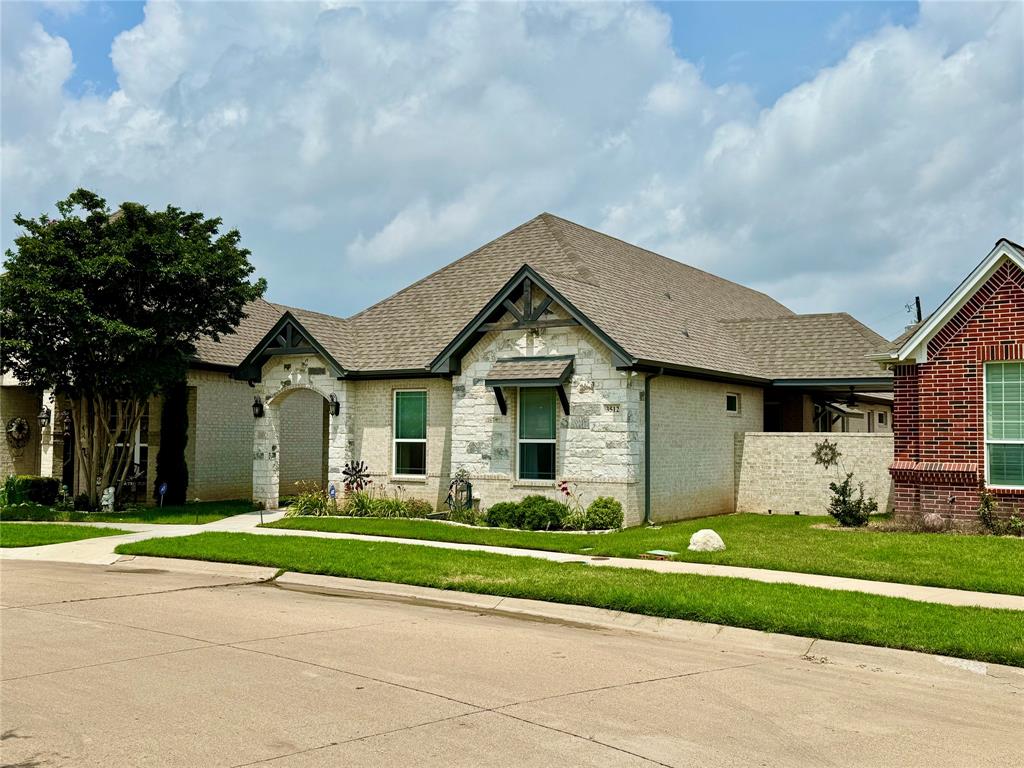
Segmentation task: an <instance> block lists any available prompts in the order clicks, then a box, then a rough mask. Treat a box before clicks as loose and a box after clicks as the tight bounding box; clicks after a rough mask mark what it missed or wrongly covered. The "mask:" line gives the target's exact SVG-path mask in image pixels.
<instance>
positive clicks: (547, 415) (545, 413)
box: [517, 387, 557, 480]
mask: <svg viewBox="0 0 1024 768" xmlns="http://www.w3.org/2000/svg"><path fill="white" fill-rule="evenodd" d="M556 400H557V398H556V395H555V389H554V387H520V388H519V408H518V409H517V410H518V413H517V416H518V419H519V479H520V480H554V479H555V418H556V416H555V408H556Z"/></svg>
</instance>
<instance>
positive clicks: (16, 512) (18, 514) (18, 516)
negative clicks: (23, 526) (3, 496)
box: [0, 501, 61, 522]
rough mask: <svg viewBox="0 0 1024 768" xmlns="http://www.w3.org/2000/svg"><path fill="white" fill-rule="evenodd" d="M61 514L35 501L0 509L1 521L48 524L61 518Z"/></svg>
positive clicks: (9, 505)
mask: <svg viewBox="0 0 1024 768" xmlns="http://www.w3.org/2000/svg"><path fill="white" fill-rule="evenodd" d="M60 516H61V513H60V512H57V511H56V510H54V509H53V508H52V507H47V506H44V505H43V504H36V503H35V502H34V501H22V502H19V503H18V504H8V505H7V506H3V507H0V520H31V521H33V522H48V521H51V520H57V519H58V518H60Z"/></svg>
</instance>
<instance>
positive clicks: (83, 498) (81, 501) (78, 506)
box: [75, 493, 92, 512]
mask: <svg viewBox="0 0 1024 768" xmlns="http://www.w3.org/2000/svg"><path fill="white" fill-rule="evenodd" d="M91 510H92V502H90V501H89V494H88V493H80V494H78V495H77V496H75V511H76V512H89V511H91Z"/></svg>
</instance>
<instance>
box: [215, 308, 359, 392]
mask: <svg viewBox="0 0 1024 768" xmlns="http://www.w3.org/2000/svg"><path fill="white" fill-rule="evenodd" d="M288 325H291V326H292V328H293V329H294V330H296V331H298V333H299V335H300V336H301V337H302V339H303V340H304V341H305V342H306V343H307V344H309V346H310V347H311V349H306V348H305V347H289V348H285V349H269V350H268V347H269V346H270V344H271V343H272V342H273V341H274V340H275V339H276V338H277V337H278V336H279V335H280V334H281V331H283V330H284V329H285V328H286V327H287V326H288ZM308 354H317V355H319V356H320V357H321V358H323V360H324V362H326V363H327V364H328V365H329V366H330V367H331V368H332V369H333V372H334V374H335V375H336V376H338V377H339V378H342V377H345V376H346V371H345V369H344V368H343V367H342V365H341V364H340V363H339V362H338V361H337V360H335V359H334V357H333V356H332V355H331V354H330V353H329V352H328V351H327V350H326V349H324V347H323V345H322V344H320V342H318V341H317V340H316V338H315V337H314V336H313V334H312V333H310V332H309V331H308V330H307V329H306V327H305V326H303V325H302V323H300V322H299V321H298V318H296V317H295V315H293V314H292V313H291V312H285V313H284V314H283V315H281V317H280V318H279V319H278V321H277V322H276V323H274V327H273V328H271V329H270V330H269V331H267V333H266V335H265V336H264V337H263V338H262V339H261V340H260V342H259V343H258V344H257V345H256V346H255V347H253V349H252V351H251V352H250V353H249V354H248V355H246V357H245V359H244V360H243V361H242V362H241V363H239V364H238V367H237V368H236V369H235V373H234V374H233V378H237V379H241V380H243V381H259V380H260V379H261V378H262V369H263V365H264V363H265V362H266V360H267V358H269V357H271V356H273V355H308Z"/></svg>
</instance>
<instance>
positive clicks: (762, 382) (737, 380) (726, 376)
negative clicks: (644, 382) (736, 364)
mask: <svg viewBox="0 0 1024 768" xmlns="http://www.w3.org/2000/svg"><path fill="white" fill-rule="evenodd" d="M620 367H623V368H629V369H631V370H635V371H639V372H640V373H658V374H664V375H665V376H689V377H692V378H694V379H705V380H707V381H722V382H725V383H727V384H749V385H751V386H758V387H764V386H767V385H769V384H771V383H772V382H771V379H765V378H762V377H760V376H744V375H742V374H737V373H727V372H725V371H713V370H711V369H709V368H696V367H693V366H688V365H672V364H670V363H659V362H658V361H656V360H638V361H637V362H636V364H635V365H632V366H620Z"/></svg>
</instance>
